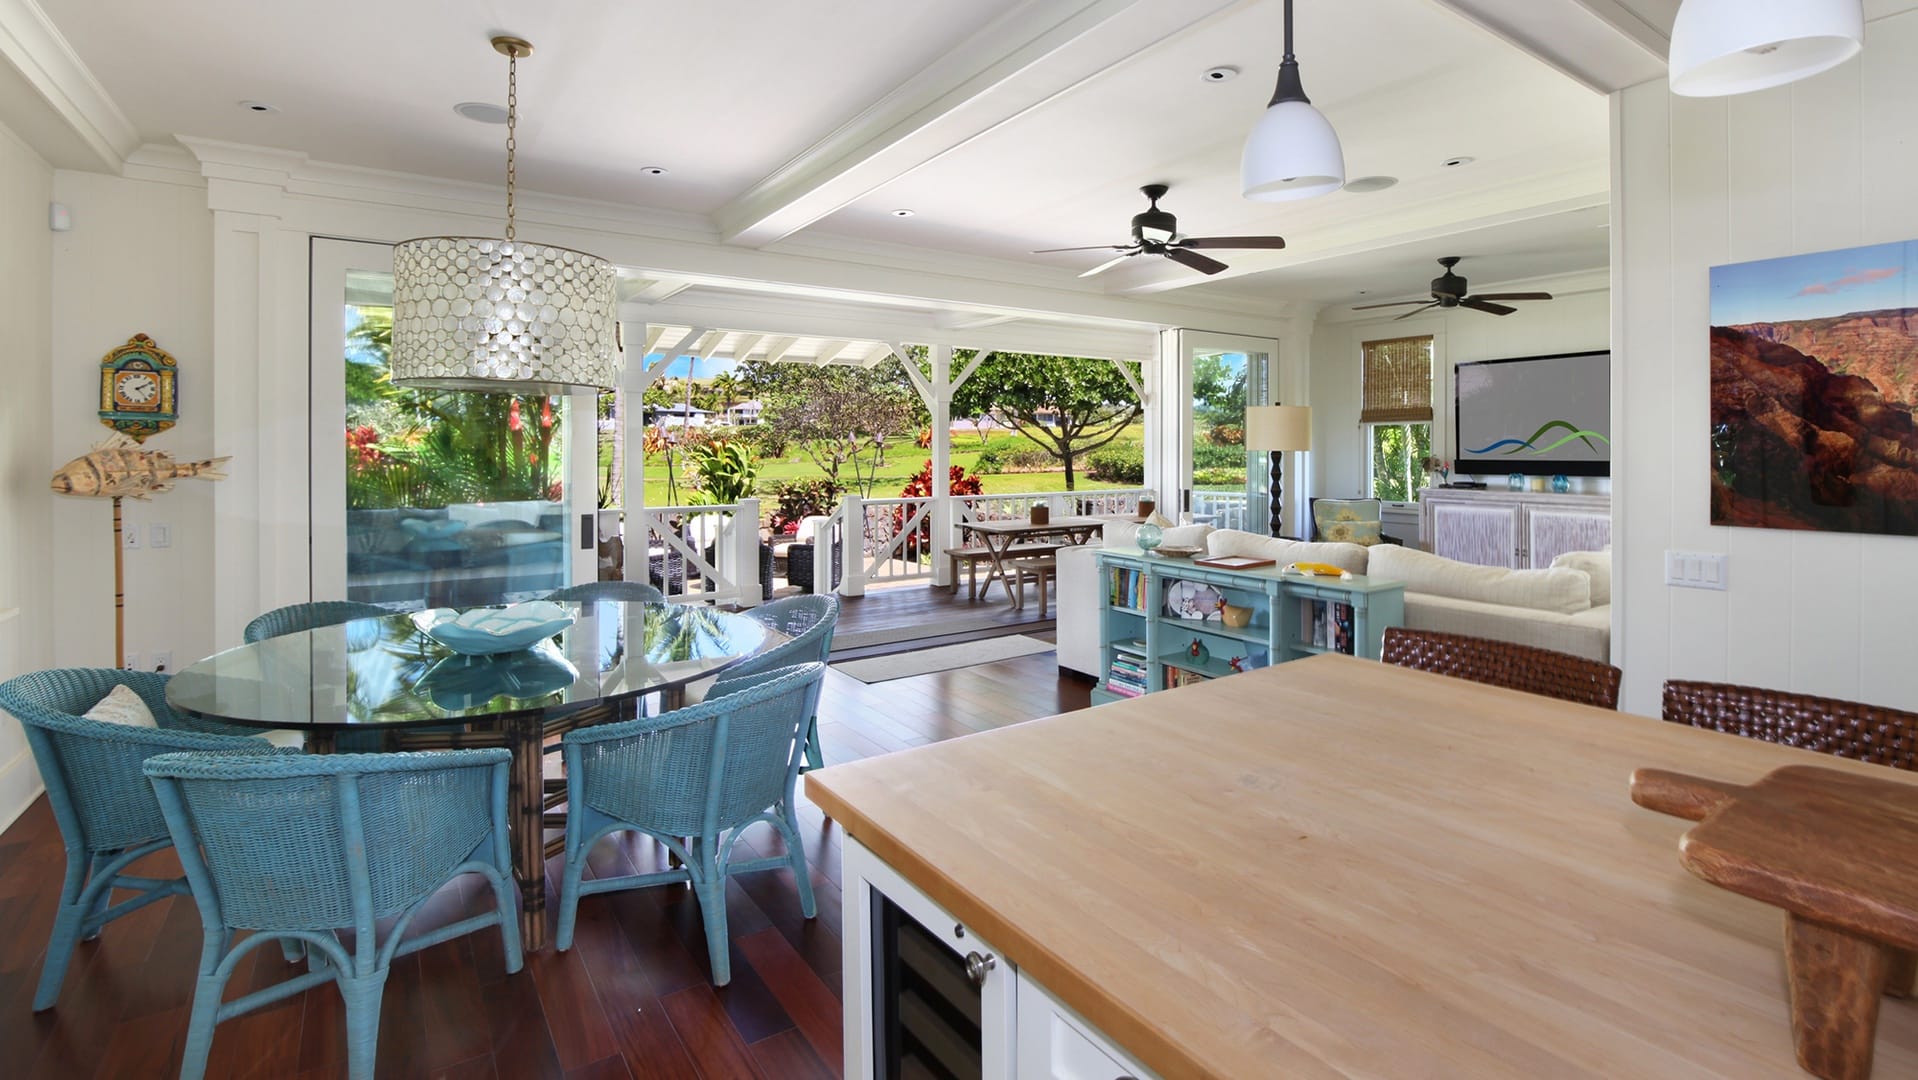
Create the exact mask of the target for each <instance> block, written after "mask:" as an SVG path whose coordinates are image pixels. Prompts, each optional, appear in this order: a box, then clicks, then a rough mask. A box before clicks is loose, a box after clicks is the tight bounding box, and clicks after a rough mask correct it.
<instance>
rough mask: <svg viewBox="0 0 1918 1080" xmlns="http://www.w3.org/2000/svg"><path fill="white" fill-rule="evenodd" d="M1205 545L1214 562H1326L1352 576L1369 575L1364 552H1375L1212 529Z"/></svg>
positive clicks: (1235, 530)
mask: <svg viewBox="0 0 1918 1080" xmlns="http://www.w3.org/2000/svg"><path fill="white" fill-rule="evenodd" d="M1205 546H1206V554H1208V555H1210V556H1212V557H1213V558H1215V559H1216V558H1218V557H1220V556H1222V555H1242V556H1245V557H1247V558H1253V559H1271V560H1273V561H1275V562H1277V563H1278V564H1279V565H1280V566H1284V565H1285V564H1286V563H1295V562H1316V563H1329V564H1331V565H1333V566H1336V567H1338V568H1339V569H1341V570H1350V571H1351V572H1353V573H1354V574H1364V573H1367V572H1368V571H1367V570H1366V552H1368V551H1373V550H1376V549H1374V548H1366V547H1362V546H1360V545H1358V544H1308V543H1302V542H1300V541H1298V540H1281V539H1279V538H1278V537H1276V536H1261V535H1260V534H1258V533H1251V532H1244V531H1242V530H1239V529H1218V530H1215V531H1214V532H1213V533H1212V535H1210V536H1208V537H1206V538H1205Z"/></svg>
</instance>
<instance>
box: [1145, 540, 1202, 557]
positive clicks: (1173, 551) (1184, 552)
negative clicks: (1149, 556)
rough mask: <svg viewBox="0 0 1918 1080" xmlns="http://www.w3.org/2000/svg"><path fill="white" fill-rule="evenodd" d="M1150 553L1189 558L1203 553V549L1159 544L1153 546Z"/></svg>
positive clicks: (1160, 555)
mask: <svg viewBox="0 0 1918 1080" xmlns="http://www.w3.org/2000/svg"><path fill="white" fill-rule="evenodd" d="M1152 553H1153V554H1154V555H1157V556H1159V557H1160V558H1165V559H1190V558H1191V557H1192V556H1194V555H1203V554H1205V549H1204V548H1202V547H1179V546H1177V545H1165V544H1161V545H1160V546H1158V547H1155V548H1153V549H1152Z"/></svg>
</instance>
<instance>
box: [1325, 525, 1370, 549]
mask: <svg viewBox="0 0 1918 1080" xmlns="http://www.w3.org/2000/svg"><path fill="white" fill-rule="evenodd" d="M1384 527H1385V526H1384V523H1383V522H1378V521H1326V522H1321V523H1320V524H1319V539H1320V540H1323V541H1325V542H1326V543H1328V544H1363V545H1364V546H1366V547H1371V546H1372V545H1373V544H1380V543H1384V542H1385V538H1384V535H1383V531H1382V530H1383V529H1384Z"/></svg>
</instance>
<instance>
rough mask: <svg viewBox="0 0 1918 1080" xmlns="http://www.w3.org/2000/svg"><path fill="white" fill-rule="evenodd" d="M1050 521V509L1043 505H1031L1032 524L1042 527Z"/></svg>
mask: <svg viewBox="0 0 1918 1080" xmlns="http://www.w3.org/2000/svg"><path fill="white" fill-rule="evenodd" d="M1051 520H1052V507H1050V506H1047V505H1046V504H1045V503H1033V504H1032V523H1033V524H1034V525H1044V524H1046V523H1047V522H1050V521H1051Z"/></svg>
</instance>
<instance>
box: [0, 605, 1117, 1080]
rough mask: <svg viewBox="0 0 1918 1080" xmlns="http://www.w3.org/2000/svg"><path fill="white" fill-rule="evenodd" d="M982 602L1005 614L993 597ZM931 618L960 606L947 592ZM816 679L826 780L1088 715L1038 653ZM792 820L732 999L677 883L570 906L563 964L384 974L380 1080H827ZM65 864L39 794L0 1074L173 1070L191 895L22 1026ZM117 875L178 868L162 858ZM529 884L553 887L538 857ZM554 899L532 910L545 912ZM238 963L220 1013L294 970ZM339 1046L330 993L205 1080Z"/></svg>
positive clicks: (11, 957) (329, 1053)
mask: <svg viewBox="0 0 1918 1080" xmlns="http://www.w3.org/2000/svg"><path fill="white" fill-rule="evenodd" d="M938 595H940V596H945V595H947V594H943V593H942V594H938ZM994 596H995V597H999V594H998V592H997V591H996V590H995V592H994ZM855 603H857V604H858V605H859V606H864V603H865V602H863V601H861V602H855ZM996 603H997V606H999V607H1004V606H1005V602H1004V600H1003V598H999V599H997V601H996ZM951 606H958V607H971V606H972V605H968V604H966V603H965V601H964V600H963V594H961V598H960V600H959V601H958V604H957V605H947V607H948V608H950V607H951ZM848 607H849V609H853V610H856V608H854V607H853V605H848ZM877 609H878V605H874V611H875V614H877ZM826 678H827V681H826V688H825V691H824V695H823V697H822V700H821V704H820V720H821V725H820V726H821V739H822V742H823V744H824V749H825V754H826V757H827V759H828V761H829V762H831V763H837V762H844V761H850V760H854V759H858V758H863V757H869V756H872V755H876V754H884V753H889V752H892V751H896V750H901V749H905V748H907V747H912V746H920V745H924V744H926V743H932V742H938V741H940V740H943V739H950V738H956V737H958V736H961V735H969V734H972V733H974V732H980V731H988V730H991V729H993V728H998V727H1003V726H1005V725H1007V724H1014V723H1018V722H1020V721H1023V720H1029V719H1033V718H1036V717H1040V716H1049V715H1051V714H1053V713H1058V712H1065V711H1069V710H1073V709H1079V708H1084V707H1085V706H1086V705H1087V703H1088V702H1087V690H1088V687H1087V685H1086V684H1083V683H1080V682H1077V681H1075V680H1072V679H1070V678H1066V679H1061V678H1060V677H1059V676H1058V674H1057V668H1056V667H1055V663H1054V658H1053V656H1052V654H1051V653H1044V654H1040V655H1037V656H1029V657H1023V658H1020V659H1016V660H1008V661H1003V662H1000V663H995V664H987V665H981V666H978V667H972V668H965V669H961V670H957V671H947V672H940V673H937V674H932V675H923V676H919V677H916V678H911V679H901V680H895V681H892V682H886V683H880V684H877V685H873V686H866V685H863V684H861V683H859V682H857V681H855V680H853V679H850V678H847V677H846V676H843V675H840V674H838V673H837V672H829V673H828V675H827V677H826ZM800 818H801V823H802V825H803V837H802V840H803V843H804V844H805V846H806V852H807V856H808V857H809V859H810V860H811V868H812V878H813V885H814V889H815V891H816V893H817V897H818V904H819V916H818V918H816V919H813V920H807V919H805V918H802V917H801V915H800V913H799V903H798V899H797V897H796V896H795V895H794V892H793V886H792V878H791V875H790V874H789V873H788V872H787V871H784V870H778V871H763V872H759V873H755V874H750V875H745V876H742V877H740V878H736V879H734V880H733V882H732V884H731V885H730V886H729V887H728V893H727V918H728V920H729V926H728V929H729V932H730V935H731V940H732V970H733V979H732V983H731V984H730V985H728V986H726V987H723V988H715V987H714V986H713V985H712V983H711V981H710V970H709V965H708V962H707V958H706V947H705V939H704V936H703V931H702V929H701V923H700V918H699V910H698V905H697V903H696V902H695V901H694V899H693V897H692V894H691V893H690V891H688V890H687V889H685V888H684V887H681V886H672V887H664V888H656V889H648V890H641V891H637V892H626V893H615V894H611V895H606V896H597V897H588V898H587V899H586V900H584V901H583V902H582V903H581V904H580V909H579V929H578V940H577V943H576V945H575V947H574V948H573V949H572V950H570V951H568V952H565V953H558V952H553V951H550V950H549V951H546V952H543V953H539V954H534V955H529V956H528V957H527V959H526V966H525V968H524V969H523V970H522V971H521V972H520V973H519V974H517V975H512V976H508V975H506V973H505V971H504V967H503V962H502V959H501V955H500V946H499V937H498V935H497V933H495V932H491V931H482V932H480V933H477V934H471V935H468V936H466V937H463V938H459V939H456V940H454V941H450V942H446V943H444V944H441V945H437V946H435V947H433V948H430V949H426V950H423V951H421V952H419V953H416V954H414V955H413V956H409V957H405V958H403V959H401V960H400V961H398V962H397V963H395V964H394V966H393V971H392V974H391V975H390V976H389V978H388V980H387V984H386V993H385V999H384V1008H383V1010H382V1013H381V1018H380V1040H379V1075H380V1076H381V1077H415V1076H421V1077H458V1078H470V1077H503V1078H516V1077H549V1076H555V1077H568V1078H574V1077H579V1078H584V1077H592V1078H604V1077H627V1076H631V1077H636V1078H643V1077H655V1076H658V1077H713V1078H718V1077H727V1078H732V1077H765V1078H768V1080H788V1078H798V1080H803V1078H808V1077H830V1076H838V1075H839V1074H840V1062H841V1049H842V1048H841V1038H842V1036H841V1030H840V1015H841V1013H840V1001H839V995H840V979H839V975H840V939H839V928H840V891H839V885H838V881H839V842H840V832H839V830H838V828H837V827H836V826H834V825H833V823H832V822H830V821H828V820H826V819H825V818H824V817H823V816H822V815H821V813H820V812H819V810H818V809H817V808H816V807H814V806H812V805H811V804H810V803H807V804H804V805H802V807H801V811H800ZM779 850H781V847H780V841H779V840H778V839H777V836H776V834H774V833H773V832H772V831H771V829H770V828H769V827H767V826H765V825H759V826H755V827H754V829H753V830H751V831H750V832H749V833H748V835H747V839H746V841H744V842H742V843H741V844H740V845H739V847H738V848H737V849H735V857H736V858H754V857H757V856H759V855H761V854H770V853H773V852H776V851H779ZM663 858H664V856H663V853H662V850H661V849H660V848H658V847H657V846H656V845H654V844H653V843H652V842H651V841H634V840H631V839H630V838H627V839H626V840H624V841H623V842H621V843H619V844H618V845H617V846H615V844H614V843H613V842H611V841H609V842H606V843H603V844H602V845H601V846H600V848H599V849H598V851H597V852H596V854H595V856H594V861H593V868H594V870H595V871H596V872H597V873H601V874H619V873H629V872H632V868H634V867H647V868H651V867H655V866H660V865H663ZM63 866H64V857H63V854H62V848H61V845H60V837H59V831H58V829H57V828H56V827H55V825H54V822H53V815H52V813H51V812H50V811H49V810H48V809H47V805H46V800H45V799H44V798H43V799H41V800H40V801H39V802H37V803H35V804H34V805H33V807H32V808H31V809H30V810H28V811H27V813H26V814H25V815H24V816H23V817H22V818H21V819H20V820H19V821H18V822H16V823H15V824H14V825H13V826H12V827H11V828H9V829H8V830H7V831H6V832H5V833H4V834H0V927H4V928H5V929H4V931H0V1058H3V1059H4V1060H0V1075H6V1076H10V1077H48V1078H59V1080H82V1078H85V1077H115V1078H118V1077H140V1078H145V1077H165V1076H172V1075H175V1074H176V1073H177V1072H178V1070H179V1058H180V1051H181V1044H182V1040H183V1039H184V1037H185V1032H186V1024H187V1010H188V1006H189V1004H190V1002H191V999H192V993H193V984H194V974H195V971H196V968H197V965H198V960H199V952H200V922H199V914H198V911H197V909H196V908H195V906H194V904H193V902H192V900H191V898H189V897H184V896H182V897H175V898H172V899H169V900H164V901H161V902H159V903H156V904H153V905H152V906H150V907H147V908H145V909H144V910H142V911H139V912H137V913H135V914H134V915H131V916H129V917H127V918H124V919H121V920H120V921H118V922H115V923H113V924H111V925H110V926H108V927H107V928H106V930H105V931H104V932H103V933H102V934H101V936H100V939H99V940H98V941H95V942H91V943H84V944H82V945H81V946H80V948H79V951H78V952H77V954H76V955H75V957H74V960H73V964H72V966H71V968H70V969H69V970H68V973H67V978H66V984H65V987H64V989H63V991H62V993H61V996H60V1001H59V1004H58V1006H57V1007H56V1008H54V1009H53V1010H50V1011H48V1012H46V1013H42V1014H38V1015H36V1014H34V1013H33V1012H32V1011H31V1004H30V1002H31V999H32V996H33V990H34V985H35V981H36V980H37V979H38V978H39V974H40V962H41V959H42V956H43V954H44V952H45V949H46V941H47V933H48V929H49V927H50V926H51V925H52V921H53V911H54V906H55V904H56V902H57V900H58V892H59V883H60V876H61V872H62V869H63ZM133 872H135V873H142V872H145V873H151V874H161V875H164V876H174V875H176V874H177V873H178V872H179V871H178V864H177V862H175V861H174V860H173V858H172V856H171V855H170V854H164V853H163V854H161V855H156V856H153V857H152V858H150V859H148V860H146V862H145V864H144V865H139V866H136V867H135V868H134V871H133ZM548 881H549V882H550V883H551V884H552V886H553V887H554V888H557V883H558V881H559V864H558V860H557V859H555V860H554V862H553V864H552V866H551V868H550V870H549V876H548ZM481 892H482V890H481V889H480V888H479V882H478V879H476V878H469V879H466V880H463V881H460V882H455V883H454V884H453V885H451V886H449V887H448V888H447V889H445V890H443V891H442V892H441V893H440V894H439V895H438V896H436V897H435V898H434V899H433V900H432V901H430V902H429V903H430V907H431V910H430V911H428V912H423V913H422V915H421V917H420V918H419V920H418V921H417V922H416V924H415V925H416V927H417V928H418V929H420V930H425V929H428V928H430V927H431V926H433V925H439V924H443V923H445V922H447V921H451V920H454V919H457V918H460V917H462V916H463V915H464V914H466V913H467V912H468V911H469V910H477V908H476V907H475V905H483V904H484V903H485V898H484V897H483V896H482V895H481ZM557 903H558V897H557V896H556V895H552V896H550V897H549V908H548V910H549V911H552V910H554V908H555V907H556V905H557ZM252 956H253V959H251V960H249V961H247V962H246V964H245V966H244V968H243V970H242V971H241V972H240V973H239V974H238V975H236V976H235V978H234V980H233V983H232V984H230V985H229V989H228V997H229V998H232V997H234V996H237V995H238V994H241V993H244V992H247V991H249V990H252V989H257V988H259V987H261V986H265V985H268V984H270V983H272V982H274V981H275V980H278V979H281V978H284V977H286V976H287V975H288V974H290V973H292V971H293V969H292V968H291V967H290V966H289V965H288V964H287V963H286V961H285V960H284V959H282V958H281V956H280V952H279V950H278V949H276V948H272V947H267V948H263V949H259V950H257V951H255V952H254V953H253V954H252ZM345 1051H346V1043H345V1038H344V1034H343V1010H342V1008H341V1004H340V998H339V994H338V993H337V991H335V990H334V989H333V988H332V987H331V986H325V987H320V988H317V989H313V990H309V991H307V992H306V993H304V994H302V995H299V996H297V997H294V998H291V999H289V1000H287V1001H285V1002H281V1003H278V1004H276V1005H273V1006H269V1007H268V1008H265V1009H262V1010H260V1011H258V1012H255V1013H251V1014H249V1015H247V1016H244V1017H240V1018H236V1019H233V1020H229V1021H227V1022H226V1023H223V1024H221V1025H220V1027H219V1030H218V1031H217V1033H216V1034H215V1036H214V1040H213V1053H212V1059H211V1062H210V1066H209V1070H208V1075H209V1076H212V1077H299V1078H315V1080H317V1078H321V1077H334V1076H344V1075H345Z"/></svg>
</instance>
